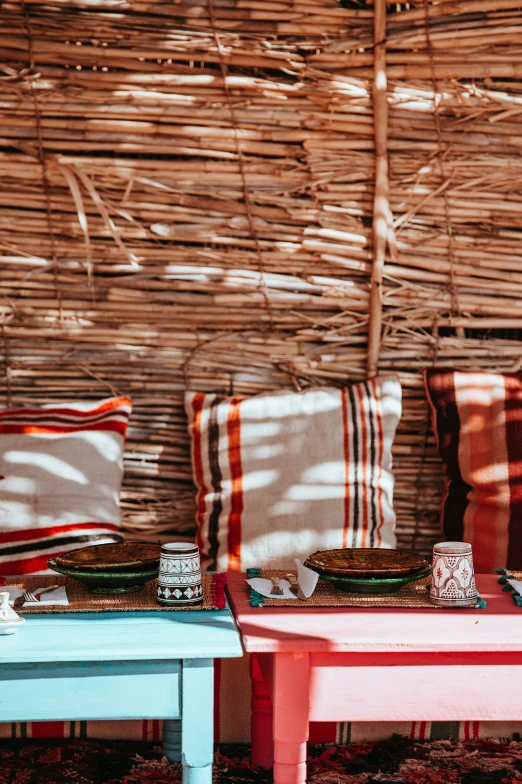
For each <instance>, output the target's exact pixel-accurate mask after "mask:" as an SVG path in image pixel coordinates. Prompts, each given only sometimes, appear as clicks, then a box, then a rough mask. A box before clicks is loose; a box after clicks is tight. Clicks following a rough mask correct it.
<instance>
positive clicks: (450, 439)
mask: <svg viewBox="0 0 522 784" xmlns="http://www.w3.org/2000/svg"><path fill="white" fill-rule="evenodd" d="M425 381H426V391H427V394H428V400H429V402H430V404H431V408H432V415H433V429H434V431H435V436H436V439H437V444H438V448H439V452H440V454H441V457H442V459H443V461H444V464H445V469H446V476H447V481H446V493H445V496H444V498H443V503H442V528H443V531H444V536H445V537H446V539H448V540H454V541H465V542H469V543H470V544H471V545H472V546H473V560H474V565H475V570H476V571H477V572H490V571H491V570H493V569H495V568H498V567H503V566H508V567H509V568H511V569H522V374H520V373H486V372H474V371H459V370H452V369H447V368H429V369H428V370H426V371H425Z"/></svg>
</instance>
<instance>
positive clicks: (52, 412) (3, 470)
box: [0, 397, 131, 575]
mask: <svg viewBox="0 0 522 784" xmlns="http://www.w3.org/2000/svg"><path fill="white" fill-rule="evenodd" d="M130 412H131V401H130V400H129V399H128V398H126V397H119V398H109V399H106V400H102V401H98V402H85V403H80V402H75V403H67V404H63V405H62V404H59V405H53V406H50V407H45V408H41V409H29V408H22V409H16V410H11V411H0V573H2V574H5V575H16V574H28V573H38V572H44V571H46V570H47V561H48V559H49V558H51V557H53V556H55V555H58V554H59V553H63V552H66V551H68V550H74V549H75V548H77V547H84V546H85V545H86V544H89V543H93V544H94V543H96V544H102V543H103V542H111V541H119V540H120V539H121V537H120V535H119V533H118V531H119V527H120V504H119V492H120V485H121V479H122V473H123V448H124V442H125V434H126V430H127V423H128V419H129V416H130Z"/></svg>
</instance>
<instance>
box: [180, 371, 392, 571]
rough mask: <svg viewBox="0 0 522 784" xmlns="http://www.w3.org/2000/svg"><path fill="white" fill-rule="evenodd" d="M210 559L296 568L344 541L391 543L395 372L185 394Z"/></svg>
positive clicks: (201, 526)
mask: <svg viewBox="0 0 522 784" xmlns="http://www.w3.org/2000/svg"><path fill="white" fill-rule="evenodd" d="M185 406H186V410H187V414H188V418H189V431H190V434H191V437H192V463H193V470H194V479H195V483H196V486H197V488H198V494H197V522H198V544H199V547H200V550H201V553H202V556H203V562H204V564H205V565H206V566H207V568H217V569H220V570H229V571H235V570H244V569H247V568H249V567H256V566H257V567H261V568H262V567H277V568H293V567H295V562H294V559H295V558H296V557H297V558H301V559H303V558H306V556H308V555H309V554H310V553H312V552H314V551H315V550H323V549H330V548H340V547H387V548H393V547H395V533H394V529H395V514H394V511H393V505H392V498H393V475H392V473H391V462H392V458H391V446H392V442H393V438H394V435H395V430H396V427H397V423H398V421H399V417H400V414H401V387H400V384H399V381H398V379H397V378H396V377H395V376H387V377H382V378H375V379H373V380H371V381H367V382H363V383H360V384H354V385H352V386H349V387H346V388H345V389H335V388H332V387H318V388H312V389H307V390H305V391H304V392H293V391H279V392H271V393H267V394H261V395H257V396H256V397H251V398H240V397H222V396H220V395H215V394H204V393H199V392H187V394H186V397H185Z"/></svg>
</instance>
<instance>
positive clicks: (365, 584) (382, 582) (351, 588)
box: [319, 567, 431, 594]
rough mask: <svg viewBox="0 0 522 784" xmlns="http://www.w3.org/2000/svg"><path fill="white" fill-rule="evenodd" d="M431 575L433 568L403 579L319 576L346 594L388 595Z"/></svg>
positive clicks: (405, 576) (408, 575) (404, 576)
mask: <svg viewBox="0 0 522 784" xmlns="http://www.w3.org/2000/svg"><path fill="white" fill-rule="evenodd" d="M430 573H431V567H430V568H428V569H424V571H422V572H417V573H416V574H407V575H403V576H402V577H363V578H361V577H339V576H336V577H334V576H333V575H331V574H321V575H319V576H320V578H321V580H328V582H330V583H332V585H334V586H335V587H336V588H339V590H340V591H344V592H345V593H368V594H387V593H395V591H398V590H399V588H402V586H403V585H406V584H407V583H412V582H414V581H415V580H421V579H422V578H423V577H427V576H428V575H429V574H430Z"/></svg>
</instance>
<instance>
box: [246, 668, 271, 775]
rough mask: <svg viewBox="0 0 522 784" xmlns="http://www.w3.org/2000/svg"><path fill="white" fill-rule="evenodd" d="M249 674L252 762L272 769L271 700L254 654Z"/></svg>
mask: <svg viewBox="0 0 522 784" xmlns="http://www.w3.org/2000/svg"><path fill="white" fill-rule="evenodd" d="M269 656H270V654H269ZM250 674H251V677H252V762H253V763H254V765H259V767H260V768H272V767H273V766H274V740H273V737H272V700H271V699H270V694H269V692H268V687H267V685H266V684H265V680H264V677H263V674H262V672H261V667H260V666H259V660H258V658H257V654H255V653H253V654H252V656H251V659H250Z"/></svg>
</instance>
